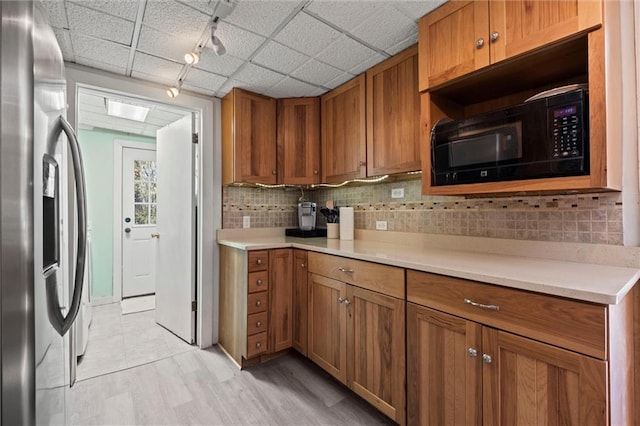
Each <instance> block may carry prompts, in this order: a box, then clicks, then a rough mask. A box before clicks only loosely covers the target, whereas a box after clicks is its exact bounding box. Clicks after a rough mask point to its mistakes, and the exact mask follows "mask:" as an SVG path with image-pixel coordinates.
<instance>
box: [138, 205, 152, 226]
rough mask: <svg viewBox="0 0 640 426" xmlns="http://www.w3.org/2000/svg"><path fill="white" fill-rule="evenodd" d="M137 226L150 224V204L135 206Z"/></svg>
mask: <svg viewBox="0 0 640 426" xmlns="http://www.w3.org/2000/svg"><path fill="white" fill-rule="evenodd" d="M135 218H136V221H135V224H136V225H147V224H148V223H149V205H148V204H136V205H135Z"/></svg>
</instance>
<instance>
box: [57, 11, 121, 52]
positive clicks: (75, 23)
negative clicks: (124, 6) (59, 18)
mask: <svg viewBox="0 0 640 426" xmlns="http://www.w3.org/2000/svg"><path fill="white" fill-rule="evenodd" d="M67 16H68V17H69V28H70V29H71V31H72V32H73V33H76V34H78V33H79V34H84V35H88V36H92V37H96V38H101V39H104V40H109V41H115V42H117V43H120V44H124V45H127V46H130V45H131V37H132V36H133V22H131V21H127V20H125V19H122V18H117V17H115V16H111V15H107V14H106V13H102V12H96V11H95V10H92V9H88V8H86V7H82V6H78V5H76V4H74V3H67Z"/></svg>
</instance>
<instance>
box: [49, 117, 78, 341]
mask: <svg viewBox="0 0 640 426" xmlns="http://www.w3.org/2000/svg"><path fill="white" fill-rule="evenodd" d="M61 132H64V133H65V134H66V136H67V140H68V141H69V149H70V151H71V160H72V163H73V172H74V177H75V184H76V185H75V189H76V198H77V200H76V201H77V209H78V247H77V249H78V250H77V256H76V271H75V276H74V284H73V297H72V298H71V306H70V307H69V311H68V312H67V315H66V316H63V315H62V311H61V307H60V305H59V302H58V294H57V293H58V291H57V285H56V283H55V280H47V292H46V293H47V304H48V305H49V306H48V312H49V320H50V322H51V325H53V327H54V328H55V329H56V331H57V332H58V333H59V334H60V335H61V336H64V334H65V333H66V332H67V331H68V330H69V328H71V325H72V324H73V321H75V319H76V316H77V315H78V311H79V310H80V303H81V298H82V282H83V278H84V268H85V258H86V251H87V216H86V214H87V200H86V196H85V194H86V192H85V183H84V167H83V165H82V155H81V154H80V145H79V144H78V138H77V137H76V134H75V132H74V131H73V128H72V127H71V125H70V124H69V122H67V120H65V119H64V117H63V116H59V117H58V119H57V120H56V122H55V123H54V125H53V129H52V131H51V134H50V137H49V141H48V147H49V149H50V151H49V152H54V150H55V145H56V143H57V140H58V137H59V136H60V133H61Z"/></svg>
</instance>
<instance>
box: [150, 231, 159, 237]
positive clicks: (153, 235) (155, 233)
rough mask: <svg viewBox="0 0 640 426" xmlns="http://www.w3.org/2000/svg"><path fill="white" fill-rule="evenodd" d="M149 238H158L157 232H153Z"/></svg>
mask: <svg viewBox="0 0 640 426" xmlns="http://www.w3.org/2000/svg"><path fill="white" fill-rule="evenodd" d="M151 238H160V234H158V233H157V232H153V233H151Z"/></svg>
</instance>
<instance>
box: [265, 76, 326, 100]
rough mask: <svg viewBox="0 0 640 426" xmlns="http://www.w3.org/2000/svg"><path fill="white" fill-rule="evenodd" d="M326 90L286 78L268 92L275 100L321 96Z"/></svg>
mask: <svg viewBox="0 0 640 426" xmlns="http://www.w3.org/2000/svg"><path fill="white" fill-rule="evenodd" d="M324 92H325V90H323V89H320V88H318V87H315V86H312V85H310V84H307V83H304V82H302V81H298V80H296V79H293V78H291V77H286V78H284V79H283V80H281V81H280V82H279V83H278V84H276V85H275V86H273V87H271V88H270V89H269V90H268V91H267V93H266V94H267V96H271V97H273V98H299V97H303V96H320V95H321V94H322V93H324Z"/></svg>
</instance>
